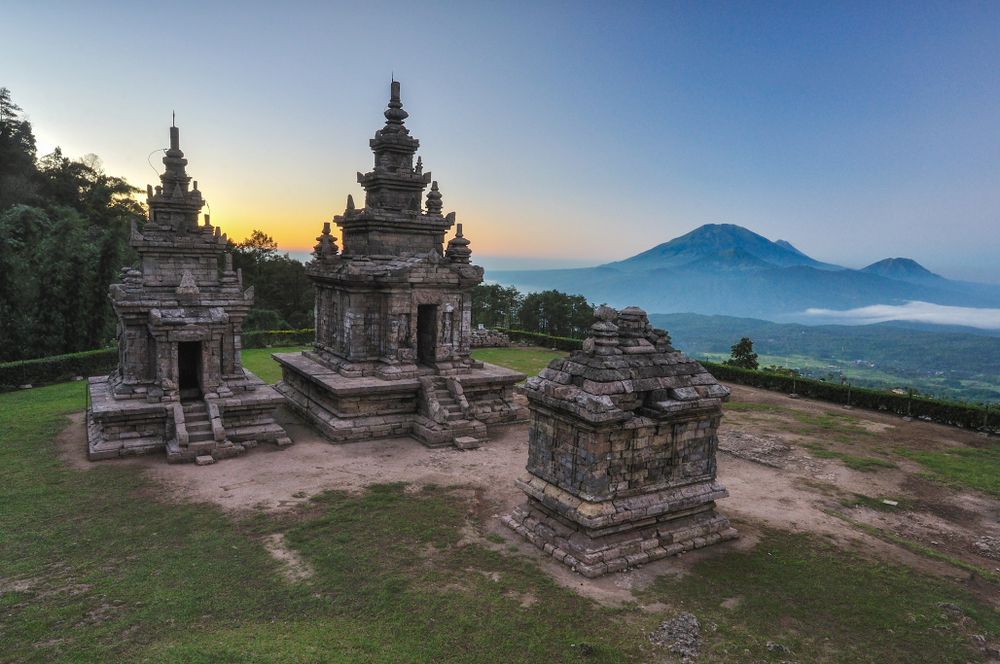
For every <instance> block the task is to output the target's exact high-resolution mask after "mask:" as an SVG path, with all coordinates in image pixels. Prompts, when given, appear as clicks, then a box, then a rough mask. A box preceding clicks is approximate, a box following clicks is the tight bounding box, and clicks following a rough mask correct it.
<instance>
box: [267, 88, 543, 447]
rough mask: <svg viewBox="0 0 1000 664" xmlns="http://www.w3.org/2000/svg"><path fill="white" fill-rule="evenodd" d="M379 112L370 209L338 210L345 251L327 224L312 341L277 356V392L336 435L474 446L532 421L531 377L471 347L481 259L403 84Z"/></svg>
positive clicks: (367, 181) (310, 270)
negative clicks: (413, 120) (423, 156)
mask: <svg viewBox="0 0 1000 664" xmlns="http://www.w3.org/2000/svg"><path fill="white" fill-rule="evenodd" d="M384 116H385V119H386V122H385V126H383V127H382V128H381V129H379V130H378V131H377V132H375V137H374V138H372V139H371V141H370V142H369V144H370V145H371V148H372V151H373V152H374V155H375V165H374V169H373V170H372V171H371V172H369V173H364V174H362V173H358V182H359V183H360V184H361V185H362V186H363V187H364V189H365V199H364V200H365V203H364V206H363V207H360V208H357V207H355V205H354V198H353V197H352V196H349V197H348V199H347V207H346V208H345V210H344V213H343V214H342V215H338V216H336V217H334V222H335V223H336V225H337V226H338V227H339V228H340V229H341V232H342V234H343V243H344V250H343V252H340V250H339V249H338V247H337V243H336V239H335V238H334V236H333V235H332V234H331V228H330V224H329V223H326V224H324V226H323V231H322V233H321V234H320V236H319V237H318V238H317V240H318V243H317V245H316V248H315V254H314V256H315V258H314V260H313V261H311V262H310V263H309V264H308V265H307V266H306V273H307V275H308V276H309V278H310V279H311V280H312V282H313V284H314V286H315V289H316V341H315V343H314V345H313V349H312V350H311V351H309V352H305V353H297V354H279V355H276V356H275V359H276V360H277V361H278V362H279V363H280V364H281V367H282V375H283V378H282V381H281V383H279V384H278V390H279V391H280V392H281V394H283V395H284V396H285V398H286V399H287V400H288V402H289V403H290V404H291V406H292V408H294V409H295V410H296V411H297V412H298V413H300V414H301V415H302V416H303V417H305V418H306V419H307V420H309V421H310V422H312V423H313V424H314V425H315V426H316V428H317V429H319V430H320V432H322V433H323V435H325V436H326V437H327V438H329V439H330V440H331V441H333V442H349V441H352V440H367V439H370V438H377V437H385V436H396V435H402V434H407V435H413V436H414V437H416V438H417V439H418V440H420V441H421V442H423V443H425V444H427V445H432V446H437V445H451V444H454V445H456V446H458V447H461V448H463V449H465V448H469V447H475V446H477V445H478V444H479V443H480V442H482V441H483V440H484V439H485V438H486V435H487V427H488V426H489V425H494V424H502V423H507V422H516V421H519V420H523V419H525V418H526V416H527V413H526V411H525V409H524V408H523V407H521V406H519V405H518V404H517V402H516V401H515V400H514V393H513V386H514V384H515V383H517V382H519V381H521V380H524V375H523V374H520V373H517V372H516V371H509V370H507V369H503V368H501V367H496V366H491V365H484V364H483V363H482V362H477V361H475V360H474V359H473V358H472V357H471V356H470V355H469V351H470V348H471V345H470V336H471V332H472V329H471V328H472V289H473V288H474V287H475V286H476V285H477V284H479V283H481V282H482V280H483V268H481V267H479V266H477V265H473V264H472V263H471V258H470V256H471V253H472V252H471V250H470V249H469V240H468V239H466V238H465V237H464V235H463V233H462V224H457V226H456V223H455V213H454V212H452V213H449V214H447V215H443V214H442V204H441V201H442V198H441V192H440V190H439V189H438V184H437V182H436V181H433V180H432V179H431V174H430V173H429V172H424V170H423V163H422V162H421V160H420V159H419V158H416V161H414V158H415V154H416V151H417V148H418V146H419V145H420V142H419V141H418V140H417V139H415V138H413V137H412V136H410V133H409V130H408V129H407V128H406V127H405V126H404V124H403V121H404V120H405V119H406V118H407V117H408V114H407V113H406V111H404V110H403V106H402V102H401V101H400V97H399V83H398V82H394V83H393V84H392V90H391V96H390V99H389V105H388V108H387V109H386V111H385V112H384ZM428 184H430V185H431V188H430V191H428V192H427V195H426V204H423V203H424V201H423V196H424V190H425V188H426V187H427V185H428ZM452 227H456V232H455V235H454V236H453V237H452V238H451V239H450V240H449V241H448V243H447V247H446V246H445V242H444V238H445V234H446V233H447V232H448V231H450V229H451V228H452Z"/></svg>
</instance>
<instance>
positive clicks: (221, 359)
mask: <svg viewBox="0 0 1000 664" xmlns="http://www.w3.org/2000/svg"><path fill="white" fill-rule="evenodd" d="M163 164H164V166H165V171H164V172H163V175H161V176H160V185H159V186H157V187H156V189H155V191H154V190H153V188H152V187H147V195H148V198H147V203H148V206H149V219H148V220H147V221H146V223H145V224H144V225H143V227H142V229H141V230H140V229H139V228H138V226H137V225H136V224H135V223H133V226H132V235H131V238H130V240H129V243H130V244H131V246H132V247H133V248H135V250H136V251H137V252H138V254H139V267H138V268H124V269H123V270H122V280H121V283H116V284H112V286H111V292H110V298H111V303H112V306H113V307H114V311H115V315H116V316H117V317H118V368H116V369H115V370H114V371H113V372H112V373H111V375H110V376H98V377H93V378H90V380H89V385H88V388H89V398H90V399H89V400H90V405H89V407H88V409H87V433H88V455H89V458H90V459H91V460H97V459H108V458H113V457H118V456H126V455H132V454H146V453H151V452H158V451H160V450H165V451H166V455H167V460H168V461H171V462H176V461H194V460H197V461H198V462H199V463H210V462H212V461H214V460H216V459H220V458H224V457H229V456H234V455H238V454H241V453H243V452H244V451H245V450H246V449H247V448H248V447H252V446H254V445H256V444H257V443H260V442H265V441H268V442H274V443H277V444H278V445H286V444H289V443H291V441H290V440H289V439H288V437H287V435H286V434H285V431H284V429H282V427H281V426H279V425H278V424H277V423H275V421H274V418H273V412H274V409H275V407H276V406H278V405H279V404H281V403H282V398H281V395H280V394H278V393H277V392H276V391H275V390H274V388H273V387H271V386H269V385H265V384H264V382H263V381H261V380H260V379H259V378H257V377H256V376H255V375H253V374H252V373H251V372H249V371H247V370H246V369H244V368H243V366H242V363H241V360H240V348H241V344H240V334H241V329H242V325H243V320H244V319H245V318H246V315H247V313H248V312H249V310H250V306H251V305H252V304H253V289H252V288H250V289H247V290H244V289H243V283H242V275H240V274H239V273H237V272H235V271H233V266H232V257H231V255H230V254H229V253H228V251H227V246H228V245H227V240H226V236H225V235H223V234H222V233H221V232H220V230H219V228H218V227H213V226H212V224H211V220H210V218H209V216H208V215H207V214H206V215H205V216H204V223H199V216H200V214H201V208H202V206H204V204H205V201H204V199H203V198H202V195H201V192H200V191H199V190H198V182H197V181H195V182H194V183H193V184H192V183H191V178H190V177H188V175H187V171H186V166H187V159H185V158H184V153H183V152H182V151H181V149H180V138H179V130H178V129H177V127H175V126H172V127H170V148H169V149H168V150H167V151H166V155H165V156H164V157H163Z"/></svg>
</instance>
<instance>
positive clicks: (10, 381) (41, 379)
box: [0, 348, 118, 390]
mask: <svg viewBox="0 0 1000 664" xmlns="http://www.w3.org/2000/svg"><path fill="white" fill-rule="evenodd" d="M117 365H118V349H117V348H100V349H98V350H85V351H83V352H81V353H68V354H66V355H52V356H49V357H39V358H36V359H33V360H19V361H17V362H3V363H0V390H9V389H13V388H15V387H17V386H18V385H42V384H45V383H58V382H61V381H64V380H69V379H71V378H74V377H76V376H84V377H86V376H96V375H101V374H106V373H108V372H109V371H111V370H112V369H114V368H115V367H116V366H117Z"/></svg>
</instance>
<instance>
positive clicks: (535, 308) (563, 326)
mask: <svg viewBox="0 0 1000 664" xmlns="http://www.w3.org/2000/svg"><path fill="white" fill-rule="evenodd" d="M593 319H594V307H593V305H592V304H590V303H589V302H587V298H585V297H584V296H582V295H567V294H566V293H562V292H560V291H557V290H547V291H541V292H539V293H530V294H529V295H526V296H525V297H524V301H523V302H522V303H521V308H520V311H519V313H518V322H519V323H520V326H521V329H523V330H528V331H531V332H541V333H543V334H551V335H553V336H557V337H582V336H584V335H585V333H586V331H587V329H589V327H590V324H591V323H592V322H593Z"/></svg>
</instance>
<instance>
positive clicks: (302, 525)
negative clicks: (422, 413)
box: [0, 382, 1000, 664]
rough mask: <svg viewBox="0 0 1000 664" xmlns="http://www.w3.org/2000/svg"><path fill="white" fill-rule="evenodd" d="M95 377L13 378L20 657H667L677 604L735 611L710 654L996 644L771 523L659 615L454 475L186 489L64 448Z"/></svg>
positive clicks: (12, 652) (666, 592)
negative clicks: (421, 484) (550, 557)
mask: <svg viewBox="0 0 1000 664" xmlns="http://www.w3.org/2000/svg"><path fill="white" fill-rule="evenodd" d="M84 390H85V384H83V383H79V382H77V383H67V384H61V385H53V386H49V387H44V388H37V389H34V390H26V391H19V392H10V393H5V394H0V468H2V469H3V470H2V473H3V482H2V483H0V505H2V506H3V509H2V510H0V644H3V645H2V648H0V660H2V661H11V662H15V661H16V662H45V663H46V664H48V663H50V662H91V661H101V662H103V661H140V662H156V663H157V664H159V663H160V662H185V663H187V662H195V663H197V662H219V661H224V662H225V661H239V662H355V661H366V662H367V661H370V662H417V661H434V662H438V661H441V662H511V661H531V662H534V661H546V662H549V661H551V662H574V661H586V662H627V661H651V660H655V659H656V658H657V656H658V655H656V654H654V653H652V652H651V645H650V644H649V642H648V640H647V638H646V634H647V633H648V632H649V631H651V630H652V629H653V627H654V626H655V625H656V624H657V623H658V622H659V621H660V620H662V619H663V618H664V617H669V616H671V615H673V612H674V610H675V609H676V610H685V609H686V610H692V611H694V612H695V613H696V614H697V615H698V617H699V619H700V620H701V622H702V625H705V626H707V625H709V624H711V623H714V624H716V625H717V626H718V629H717V630H711V629H708V628H707V627H706V628H705V629H704V630H703V632H702V634H703V638H704V639H705V646H704V655H703V656H702V658H701V659H700V660H699V661H702V662H718V661H749V660H750V659H758V660H768V659H770V660H776V659H782V658H783V659H796V660H798V661H820V662H823V661H845V662H846V661H850V662H854V661H880V662H896V661H945V662H947V661H967V660H970V659H974V658H975V653H973V652H971V651H970V650H969V649H968V646H967V643H968V642H967V641H966V640H965V639H964V636H963V635H962V633H961V631H960V629H959V628H958V627H957V626H956V625H955V624H954V623H953V622H952V619H951V618H949V617H948V616H946V615H944V614H942V612H941V611H940V610H939V609H938V608H937V602H939V601H947V602H952V603H955V604H958V605H959V606H961V607H962V608H963V609H964V610H965V611H966V612H967V614H968V615H969V616H970V618H971V619H972V620H973V621H974V623H973V625H972V626H971V627H969V629H970V630H975V631H976V633H986V634H997V633H998V631H1000V625H998V617H997V614H996V612H991V611H990V610H989V609H987V608H985V607H984V606H983V605H981V604H977V603H976V602H975V601H974V600H973V599H971V598H970V597H969V596H968V595H967V594H966V593H965V591H963V590H962V589H961V588H960V586H958V585H957V584H953V583H951V582H947V581H937V580H932V579H928V578H924V577H921V576H919V575H917V574H915V573H913V572H910V571H908V570H906V569H903V568H898V567H892V566H887V565H882V564H879V563H874V562H871V561H869V560H866V559H863V558H859V557H855V556H853V555H851V554H850V553H845V552H843V551H840V550H837V549H834V548H833V547H831V546H829V545H827V544H824V543H823V542H821V541H819V540H817V539H816V538H811V537H807V536H803V535H791V534H787V533H782V532H767V533H765V535H764V538H763V540H762V541H761V543H760V544H758V545H757V546H755V547H754V548H752V549H751V550H749V551H744V552H735V551H729V552H726V553H720V554H719V555H718V556H714V557H710V558H709V559H706V560H705V561H703V562H701V563H699V564H697V565H696V566H695V567H694V569H693V570H692V571H691V573H690V574H688V575H686V576H683V577H674V576H670V577H664V578H660V579H658V580H657V581H656V583H655V584H654V586H653V587H652V588H651V589H650V590H648V591H646V592H645V593H644V594H643V597H642V599H644V600H648V601H661V602H663V603H665V604H667V605H669V606H671V607H672V608H671V609H669V610H667V611H666V613H665V614H657V613H644V612H640V611H638V610H637V609H636V607H635V605H634V604H629V605H626V606H625V607H624V608H621V609H611V608H605V607H601V606H598V605H597V604H595V603H594V602H592V601H591V600H588V599H584V598H583V597H581V596H579V595H577V594H575V593H573V592H571V591H569V590H567V589H565V588H563V587H561V586H559V585H557V584H556V583H555V582H554V581H552V579H551V578H550V577H549V576H548V575H547V574H545V573H543V572H542V571H541V570H540V569H539V567H538V565H537V562H536V556H535V555H532V556H524V555H521V554H518V553H517V552H516V547H513V546H512V545H511V546H509V547H507V548H506V549H505V550H504V551H494V550H491V549H489V548H487V547H485V546H479V545H477V544H474V543H472V544H470V543H468V539H467V538H463V536H462V535H463V530H464V528H466V527H467V520H468V518H469V517H468V510H469V505H468V502H467V500H468V498H467V494H468V492H467V491H463V490H461V489H456V488H454V487H426V488H424V489H420V490H411V489H408V488H407V487H404V486H401V485H383V486H375V487H371V488H369V490H368V491H366V492H365V493H363V494H361V495H353V494H346V493H339V492H330V493H326V494H323V495H321V496H318V497H316V498H314V499H313V500H311V501H310V502H309V503H308V504H307V505H305V506H303V507H302V508H301V509H299V510H297V511H293V512H290V513H287V514H281V515H272V514H266V513H248V514H247V515H245V516H233V515H231V514H224V513H222V512H221V511H220V510H219V509H217V508H216V507H214V506H212V505H208V504H193V503H177V502H173V501H171V500H168V499H164V497H163V496H162V495H161V491H162V489H161V487H160V486H159V485H157V484H155V483H152V482H148V481H146V480H145V479H144V478H143V475H142V473H141V472H139V470H138V469H137V467H136V466H134V465H132V464H122V463H115V462H102V463H99V464H94V465H93V467H92V468H90V469H88V470H76V469H73V468H70V467H68V466H66V465H65V464H64V463H63V462H62V461H61V460H60V459H59V457H58V454H57V450H56V446H55V443H54V442H53V440H54V438H55V436H56V435H57V434H58V433H59V432H60V431H61V430H62V429H63V428H64V427H65V425H66V422H67V418H66V416H67V415H68V414H69V413H72V412H75V411H79V410H81V409H82V408H83V406H84V403H85V392H84ZM272 533H284V535H285V542H286V543H287V545H288V546H289V547H290V548H291V549H292V550H294V551H295V552H296V553H297V554H298V555H299V557H301V558H302V560H304V561H305V562H306V563H307V564H308V566H309V567H310V568H311V569H312V570H313V571H314V575H313V576H312V577H310V578H308V579H306V580H304V581H300V582H290V581H288V580H286V578H285V577H284V576H283V575H282V574H281V571H282V568H281V564H280V563H278V562H277V561H275V560H274V559H273V558H272V557H271V556H270V555H269V554H268V553H267V552H266V550H265V548H264V546H263V545H262V540H263V538H264V537H266V536H267V535H270V534H272ZM497 539H498V538H490V541H491V542H497ZM499 539H502V538H499ZM538 555H540V554H538ZM580 582H581V583H585V581H584V580H583V579H581V580H580ZM737 596H738V597H740V598H742V599H741V600H740V601H739V602H738V603H736V604H735V606H734V607H733V608H728V609H727V608H724V607H722V606H720V604H721V602H722V601H723V600H724V599H727V598H731V597H737ZM768 640H774V641H779V642H781V643H783V644H785V645H787V646H789V647H790V648H792V649H793V653H794V656H779V654H775V653H771V652H769V651H767V649H766V642H767V641H768ZM581 643H586V645H587V646H588V647H587V648H586V649H584V648H580V647H579V644H581ZM573 644H577V647H576V648H574V647H573ZM745 651H749V652H750V653H751V655H752V657H751V656H746V655H745V654H744V653H745Z"/></svg>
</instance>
